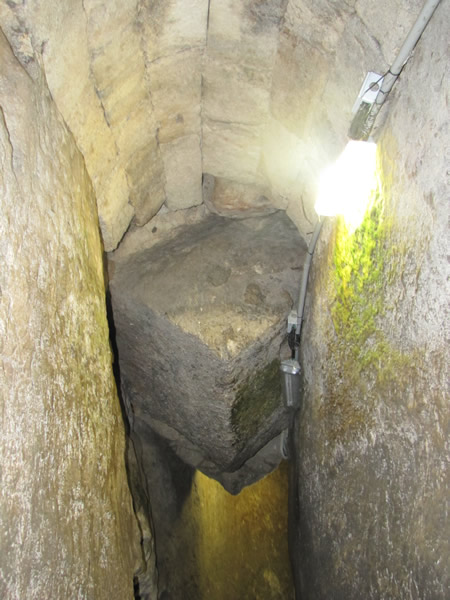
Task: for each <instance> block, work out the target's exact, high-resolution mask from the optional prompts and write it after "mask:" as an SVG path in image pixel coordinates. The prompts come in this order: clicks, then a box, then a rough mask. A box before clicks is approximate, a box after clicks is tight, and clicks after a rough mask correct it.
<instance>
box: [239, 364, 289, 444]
mask: <svg viewBox="0 0 450 600" xmlns="http://www.w3.org/2000/svg"><path fill="white" fill-rule="evenodd" d="M281 393H282V392H281V379H280V361H279V360H278V359H276V360H273V361H272V362H271V363H270V364H269V365H267V366H266V367H264V368H263V369H260V370H258V371H255V372H254V373H252V374H251V375H250V376H249V377H248V378H247V379H246V380H245V381H244V382H243V383H241V385H240V386H239V388H238V389H237V391H236V399H235V402H234V405H233V408H232V412H231V422H232V426H233V430H234V431H235V432H236V434H237V435H238V436H239V438H240V439H242V440H248V439H250V438H251V437H253V436H254V435H255V434H256V433H257V432H258V429H259V428H260V427H261V426H262V425H263V424H264V422H265V421H266V420H267V419H268V418H269V417H270V415H271V414H272V413H273V411H274V410H275V409H276V408H277V407H278V406H279V405H280V402H281Z"/></svg>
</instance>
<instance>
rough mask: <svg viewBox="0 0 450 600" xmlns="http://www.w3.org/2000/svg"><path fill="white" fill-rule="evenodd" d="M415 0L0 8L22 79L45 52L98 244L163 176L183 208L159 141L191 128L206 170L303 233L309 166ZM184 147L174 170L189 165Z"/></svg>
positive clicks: (148, 214)
mask: <svg viewBox="0 0 450 600" xmlns="http://www.w3.org/2000/svg"><path fill="white" fill-rule="evenodd" d="M387 4H389V10H386V6H387ZM419 4H420V0H408V2H405V1H403V0H402V1H400V0H396V1H395V2H389V3H386V2H385V1H383V2H382V3H377V4H376V5H375V4H374V3H373V2H369V1H368V0H358V1H355V0H349V1H346V2H341V3H336V2H331V3H330V2H327V1H326V0H320V1H317V0H276V1H261V0H245V2H235V1H234V0H226V1H222V0H220V1H219V0H213V1H211V2H208V1H207V0H195V1H194V2H190V3H189V8H187V7H186V4H185V2H183V0H170V2H168V1H167V0H164V1H163V0H158V1H157V2H154V1H152V2H150V1H149V0H140V1H138V0H123V1H122V2H118V1H117V0H114V1H113V2H106V1H105V0H86V1H85V2H82V0H68V1H67V2H64V3H59V4H58V6H54V3H52V2H49V0H46V1H44V2H39V3H20V2H8V3H6V2H4V3H2V4H1V5H0V14H1V20H2V24H3V25H4V28H5V31H6V32H7V36H8V39H9V40H10V43H11V44H12V46H13V47H14V50H15V52H16V54H17V56H18V57H19V59H20V60H21V61H22V63H23V64H24V65H25V67H26V68H27V69H28V71H29V72H30V73H32V72H33V70H34V69H35V67H36V64H35V61H34V60H32V59H31V58H30V57H31V56H32V55H33V53H36V56H39V55H40V56H41V57H42V59H41V60H42V61H43V63H44V65H45V70H46V77H47V81H48V83H49V87H50V89H51V92H52V95H53V97H54V99H55V101H56V103H57V105H58V108H59V110H60V111H61V114H62V115H63V117H64V119H65V121H66V123H67V124H68V125H69V127H70V129H71V131H72V133H73V134H74V137H75V139H76V142H77V145H78V147H79V148H80V150H81V151H82V153H83V156H84V158H85V161H86V167H87V170H88V172H89V174H90V177H91V179H92V183H93V186H94V190H95V194H96V197H97V205H98V208H99V217H100V226H101V230H102V235H103V240H104V245H105V248H106V250H108V251H109V250H113V249H114V248H115V247H116V246H117V244H118V243H119V241H120V239H121V238H122V236H123V234H124V232H125V231H126V230H127V228H128V226H129V224H130V222H131V221H132V220H134V221H133V222H134V223H136V224H138V225H141V226H142V225H144V224H145V223H146V222H148V220H149V219H151V218H152V217H153V216H154V215H155V214H156V213H157V211H158V210H159V208H160V207H161V206H162V204H163V203H164V202H165V201H166V189H165V182H166V179H167V181H168V182H169V180H170V182H169V183H168V185H169V187H170V190H169V192H168V195H169V196H170V197H169V199H168V203H167V206H169V207H170V208H171V209H173V210H179V208H180V207H181V206H186V205H188V204H190V202H187V200H186V201H180V199H178V200H177V201H176V202H174V203H173V190H174V188H175V187H177V186H178V188H181V187H182V186H183V184H182V182H181V181H178V182H177V181H176V178H175V176H174V175H173V173H171V172H168V171H167V169H168V168H171V165H172V162H173V161H169V162H167V161H165V162H166V166H164V164H163V159H162V156H161V152H160V148H159V143H161V144H169V143H170V144H172V143H175V142H176V141H177V140H178V139H184V138H186V137H188V136H193V135H197V136H199V138H200V148H201V158H202V165H203V166H202V171H203V172H205V173H209V174H211V175H213V176H214V177H220V178H224V179H228V180H230V181H234V182H236V183H238V184H240V183H244V184H246V185H248V186H250V185H255V191H256V190H257V189H259V187H260V186H267V187H270V194H269V195H270V198H271V201H272V203H273V204H274V206H276V207H277V208H283V209H286V210H287V211H288V215H289V216H290V218H291V219H292V220H293V221H294V222H295V224H296V225H297V227H298V228H299V230H300V231H301V232H302V234H303V235H306V234H307V233H308V232H310V230H311V223H310V220H311V218H310V217H309V216H308V215H310V214H312V213H313V204H314V199H315V194H316V183H317V174H318V172H319V171H320V170H321V169H322V168H324V167H325V166H327V165H328V164H329V163H330V161H332V160H333V159H334V158H335V157H336V155H337V154H338V153H339V151H340V149H341V148H342V145H343V144H344V143H345V140H346V134H347V130H348V126H349V123H350V120H351V112H350V111H351V107H352V105H353V102H354V100H355V98H356V96H357V94H358V92H359V89H360V86H361V83H362V79H363V76H364V73H365V72H366V71H368V70H374V69H375V70H378V71H379V72H381V73H383V72H385V71H386V69H387V68H388V62H387V61H391V60H392V58H393V55H394V53H395V50H396V49H397V48H398V47H399V46H400V45H401V43H402V41H403V39H404V36H405V32H406V31H407V30H408V28H409V26H410V24H411V23H412V22H413V20H414V18H415V16H416V14H417V13H418V11H419V8H420V6H419ZM380 14H382V18H377V17H376V15H378V17H380ZM387 25H389V26H387ZM279 135H280V137H279ZM93 140H95V141H93ZM178 151H179V153H181V152H182V150H181V147H179V148H178ZM184 151H185V154H184V161H183V157H181V161H180V156H179V155H178V158H177V160H176V162H177V164H180V163H181V164H182V163H183V162H184V163H185V165H186V168H187V169H190V168H193V167H192V159H191V157H190V154H189V152H190V147H188V144H185V146H184ZM292 151H294V152H293V153H292ZM294 161H295V163H296V167H294V166H293V163H294ZM196 162H198V161H197V159H196ZM189 164H190V165H191V166H190V167H188V165H189ZM280 164H281V169H277V168H276V167H275V165H280ZM196 168H197V167H196ZM196 180H197V181H198V177H197V176H196ZM196 185H197V184H196ZM196 189H197V188H196ZM192 191H193V190H191V192H192ZM195 193H197V191H196V192H195ZM175 195H176V196H178V193H176V194H175ZM239 202H240V200H238V199H237V203H239Z"/></svg>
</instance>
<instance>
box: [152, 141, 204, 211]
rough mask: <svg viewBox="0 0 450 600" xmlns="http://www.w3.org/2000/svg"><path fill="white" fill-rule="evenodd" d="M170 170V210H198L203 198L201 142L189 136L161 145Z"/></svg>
mask: <svg viewBox="0 0 450 600" xmlns="http://www.w3.org/2000/svg"><path fill="white" fill-rule="evenodd" d="M161 153H162V157H163V161H164V166H165V169H166V194H167V199H166V206H167V208H169V209H171V210H181V209H185V208H191V207H192V206H197V205H198V204H201V203H202V202H203V197H202V155H201V149H200V138H199V136H198V135H189V136H187V137H183V138H177V139H175V140H174V141H172V142H170V143H168V144H161Z"/></svg>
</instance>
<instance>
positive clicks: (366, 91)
mask: <svg viewBox="0 0 450 600" xmlns="http://www.w3.org/2000/svg"><path fill="white" fill-rule="evenodd" d="M382 84H383V75H380V74H379V73H375V72H374V71H369V72H368V73H367V75H366V78H365V79H364V82H363V84H362V86H361V89H360V90H359V94H358V97H357V98H356V100H355V104H354V105H353V108H352V113H353V114H356V113H357V112H358V110H359V107H360V106H361V103H362V102H365V103H366V104H370V105H372V104H374V102H375V100H376V99H377V96H378V92H379V91H380V88H381V86H382Z"/></svg>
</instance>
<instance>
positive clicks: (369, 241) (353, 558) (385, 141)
mask: <svg viewBox="0 0 450 600" xmlns="http://www.w3.org/2000/svg"><path fill="white" fill-rule="evenodd" d="M449 11H450V7H449V5H448V3H443V4H442V5H441V6H440V7H439V8H438V9H437V12H436V14H435V16H434V17H433V18H432V20H431V22H430V25H429V26H428V28H427V29H426V31H425V33H424V35H423V37H422V39H421V41H420V42H419V45H418V46H417V48H416V50H415V52H414V55H413V57H412V59H411V61H410V63H409V64H408V65H407V66H406V68H405V71H404V73H403V74H402V76H401V77H400V79H399V81H398V82H397V83H396V87H395V88H394V90H393V92H392V96H391V99H390V101H389V103H388V108H385V110H387V111H388V118H387V123H386V125H385V127H384V129H383V130H382V132H381V135H379V136H378V137H379V140H378V141H379V144H378V162H379V166H378V176H379V187H378V192H377V194H376V196H375V198H374V200H373V203H372V206H371V208H370V209H369V212H368V213H367V214H366V217H365V220H364V221H363V224H362V225H361V226H360V228H359V229H357V230H356V231H355V232H353V233H350V232H348V230H347V229H346V226H345V223H344V222H343V221H338V222H337V223H327V224H326V226H325V227H324V231H323V234H322V238H321V241H320V242H319V246H318V251H317V255H316V257H315V259H314V268H313V273H312V280H311V296H310V299H309V303H308V311H307V321H306V326H305V329H304V332H303V334H304V335H303V343H302V347H303V352H302V355H303V362H304V365H305V370H306V389H307V392H306V395H305V400H304V409H303V411H302V413H301V416H300V419H299V424H298V432H297V433H298V440H297V446H298V448H297V451H298V473H297V477H298V485H299V489H300V494H299V500H300V512H299V514H297V525H298V529H297V530H296V536H295V543H296V544H297V553H298V562H297V566H296V577H297V581H298V585H299V587H300V588H301V589H302V598H303V599H305V600H309V599H311V600H313V599H314V600H321V599H323V600H325V599H328V598H333V599H335V600H339V599H341V598H342V599H344V598H345V599H346V600H349V599H355V600H357V599H360V598H367V599H374V600H375V599H379V598H417V599H419V598H420V599H421V600H424V599H429V600H431V599H433V600H436V599H442V600H443V599H444V598H445V597H446V596H447V593H448V566H449V565H448V546H447V544H448V538H449V528H448V520H447V518H446V509H445V504H446V498H448V491H449V490H448V473H447V471H446V465H447V464H448V459H449V448H448V440H449V433H450V432H449V422H448V400H449V397H450V394H449V391H450V390H449V383H448V371H449V360H448V346H447V344H448V337H449V335H448V334H449V329H448V327H449V310H448V284H447V281H446V279H447V276H448V262H447V245H448V178H447V175H446V170H447V168H448V112H447V110H448V109H447V104H446V102H447V100H446V93H445V90H444V88H443V85H444V84H443V77H444V74H445V72H446V71H448V66H449V64H448V53H447V32H446V23H448V20H449V18H450V12H449ZM446 148H447V152H446ZM350 184H351V182H350V181H349V185H350Z"/></svg>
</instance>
